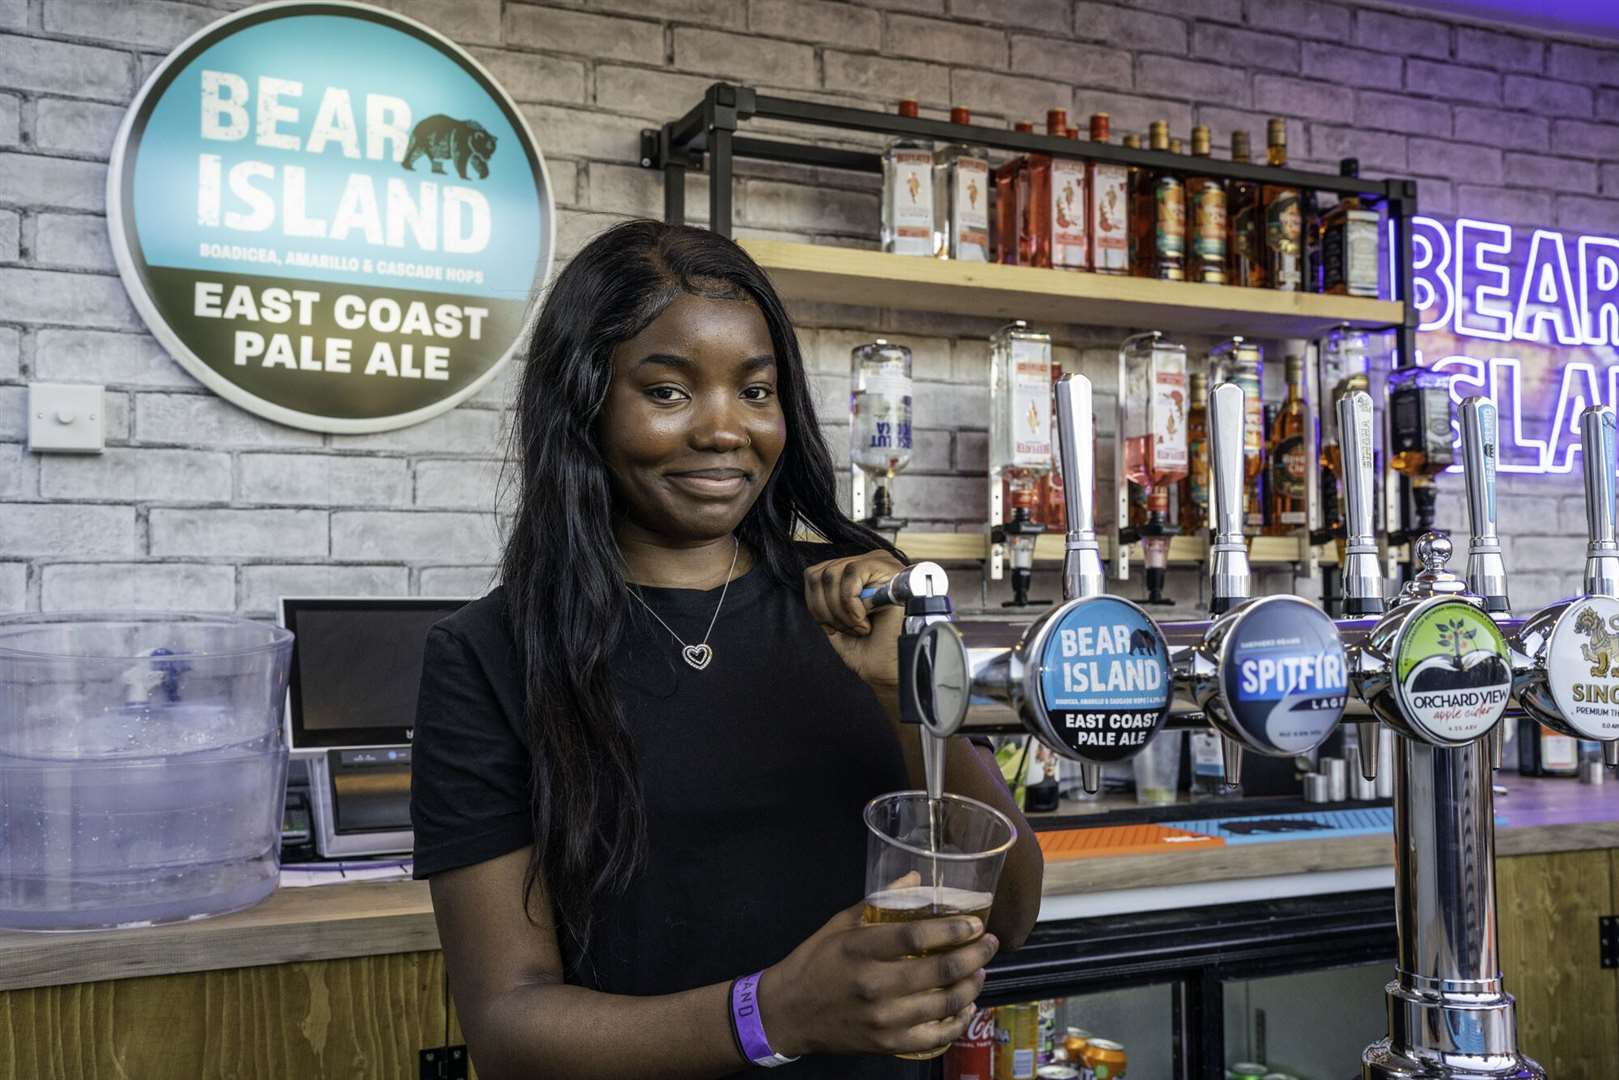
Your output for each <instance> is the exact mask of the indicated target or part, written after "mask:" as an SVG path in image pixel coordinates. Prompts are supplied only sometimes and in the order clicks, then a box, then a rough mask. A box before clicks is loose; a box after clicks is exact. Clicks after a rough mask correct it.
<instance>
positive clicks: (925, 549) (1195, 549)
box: [899, 532, 1338, 566]
mask: <svg viewBox="0 0 1619 1080" xmlns="http://www.w3.org/2000/svg"><path fill="white" fill-rule="evenodd" d="M1063 543H1064V541H1063V537H1062V536H1061V535H1060V534H1058V533H1046V534H1045V535H1044V536H1042V537H1040V538H1039V539H1038V540H1036V541H1035V543H1034V558H1035V561H1036V562H1048V563H1051V562H1054V563H1060V562H1062V556H1063ZM1099 543H1100V546H1101V548H1102V557H1103V558H1104V559H1106V558H1108V557H1109V556H1111V555H1112V548H1113V545H1112V542H1111V540H1110V538H1109V537H1106V536H1103V537H1100V538H1099ZM899 547H900V550H902V551H904V552H905V554H906V555H907V556H909V557H910V558H911V559H916V560H920V559H931V560H932V561H934V562H978V561H980V560H982V559H983V558H985V556H987V555H988V554H989V540H988V538H987V537H986V536H985V535H984V534H983V533H982V532H962V533H930V532H902V533H900V534H899ZM1207 548H1208V545H1207V544H1206V543H1205V542H1204V540H1203V539H1202V537H1197V536H1176V537H1172V538H1171V539H1170V541H1169V561H1170V562H1171V563H1173V564H1176V565H1181V566H1194V565H1197V564H1199V563H1202V562H1203V561H1204V560H1205V557H1206V553H1207ZM1316 558H1317V560H1318V561H1319V562H1321V563H1322V564H1324V565H1328V566H1333V565H1336V564H1337V562H1338V552H1337V550H1336V549H1335V547H1334V545H1332V544H1323V545H1321V546H1320V547H1318V548H1317V549H1316ZM1248 560H1249V562H1251V563H1252V564H1253V565H1255V566H1285V565H1287V564H1289V563H1296V562H1300V561H1302V560H1301V559H1300V550H1299V541H1298V540H1296V539H1294V538H1292V537H1289V536H1256V537H1254V538H1253V539H1252V540H1251V541H1250V542H1249V544H1248ZM1132 561H1133V562H1140V561H1141V552H1140V548H1139V547H1137V548H1136V550H1135V551H1134V552H1132Z"/></svg>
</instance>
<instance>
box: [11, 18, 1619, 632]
mask: <svg viewBox="0 0 1619 1080" xmlns="http://www.w3.org/2000/svg"><path fill="white" fill-rule="evenodd" d="M387 2H388V3H389V6H392V7H394V8H396V9H398V10H400V11H403V12H405V13H407V14H409V15H411V16H414V17H415V18H418V19H421V20H423V21H424V22H426V23H428V24H430V25H432V26H434V27H436V28H438V29H439V30H441V31H442V32H444V33H446V34H448V35H449V36H450V37H452V38H453V39H455V40H457V41H458V42H460V43H461V44H463V45H464V46H466V47H467V48H469V49H470V50H471V51H472V52H473V54H474V55H475V56H477V57H478V59H479V60H481V61H482V62H483V63H484V64H486V65H487V66H489V67H490V69H491V70H492V71H493V72H494V73H495V75H496V77H497V78H498V79H499V80H500V81H501V82H502V83H503V84H504V85H505V86H506V88H507V89H508V90H509V91H510V92H511V93H512V95H513V96H514V97H515V98H516V99H517V100H518V101H519V102H520V104H521V105H522V107H523V109H524V112H525V113H526V115H527V116H528V119H529V121H530V123H531V124H532V125H533V127H534V129H535V131H536V133H537V134H538V136H539V139H540V141H541V144H542V146H543V148H544V151H545V153H546V155H547V160H548V163H549V165H550V168H551V173H552V177H553V180H554V181H555V184H556V188H557V203H558V207H559V211H560V215H561V217H560V221H559V236H560V245H559V247H560V252H559V253H560V256H561V257H562V258H563V259H566V258H568V257H569V256H571V255H572V254H573V253H574V252H576V251H577V250H578V249H579V247H580V246H581V245H582V244H584V243H585V242H586V241H587V240H588V239H589V238H590V237H591V236H592V235H593V234H594V233H596V232H597V231H598V230H600V229H601V228H603V227H604V226H606V225H609V224H611V223H613V222H615V221H618V220H622V219H624V218H626V217H630V216H635V215H644V214H656V213H658V212H660V210H661V191H660V186H659V184H658V181H657V178H656V177H655V176H654V175H652V174H650V173H647V172H645V171H643V170H641V169H639V168H637V166H636V163H637V159H638V156H639V149H638V145H637V136H638V132H639V130H640V128H641V127H643V126H645V125H647V124H648V123H651V122H656V121H661V120H664V119H667V118H669V117H670V116H672V115H674V114H675V113H676V112H678V111H681V110H683V109H684V108H685V107H686V106H687V105H688V104H690V103H692V102H694V101H695V100H696V99H697V97H698V95H699V94H700V93H701V90H702V88H703V87H704V86H705V85H706V84H707V83H709V82H711V81H713V80H714V79H715V78H718V77H721V76H724V77H728V78H733V79H739V80H749V81H753V82H755V83H756V84H757V85H760V86H762V87H768V88H771V89H777V90H781V91H785V92H792V93H796V94H810V95H814V96H816V97H819V98H823V99H826V100H831V101H840V102H854V103H859V104H862V105H866V106H874V107H883V108H888V107H891V106H892V104H893V102H894V99H896V98H897V97H899V96H901V95H906V94H914V95H917V96H919V97H920V98H921V99H922V102H923V106H924V108H925V109H927V110H929V111H930V112H932V113H934V114H935V115H937V114H939V113H942V111H943V110H944V109H946V108H947V107H948V106H949V105H951V104H952V103H954V104H961V105H966V106H968V107H969V108H971V109H972V110H973V112H974V114H975V118H976V119H977V120H978V121H979V122H986V123H996V124H1010V123H1011V122H1012V121H1013V120H1016V119H1033V120H1038V119H1039V114H1040V112H1041V110H1043V109H1045V108H1046V107H1048V106H1053V105H1060V106H1066V107H1068V108H1069V109H1070V110H1071V111H1072V112H1073V114H1074V115H1076V116H1078V117H1083V116H1085V115H1086V114H1088V113H1090V112H1092V111H1095V110H1106V111H1108V112H1110V113H1112V114H1113V118H1114V125H1115V127H1116V128H1117V129H1119V130H1121V131H1123V130H1139V129H1141V128H1144V127H1145V125H1146V123H1147V121H1148V120H1150V119H1154V118H1159V117H1162V118H1165V119H1168V120H1169V121H1170V123H1171V125H1172V128H1173V129H1174V130H1175V131H1176V132H1177V133H1181V134H1184V133H1185V132H1186V129H1187V128H1189V126H1190V125H1191V124H1192V123H1194V122H1205V123H1208V124H1210V125H1212V126H1213V127H1214V129H1215V143H1216V145H1217V146H1219V147H1224V146H1226V145H1228V143H1227V136H1228V133H1229V131H1230V129H1231V128H1232V127H1233V126H1235V125H1239V124H1240V125H1242V126H1244V127H1246V128H1247V129H1248V130H1249V131H1250V132H1251V133H1252V134H1253V135H1254V136H1255V138H1256V139H1261V138H1263V121H1264V116H1265V114H1266V113H1267V112H1270V111H1277V112H1281V113H1284V114H1286V115H1287V116H1289V118H1290V120H1291V124H1290V132H1289V144H1290V149H1291V151H1292V153H1293V155H1294V157H1295V159H1297V160H1299V161H1301V162H1302V163H1303V164H1305V165H1309V166H1315V167H1327V168H1330V167H1332V165H1333V164H1334V163H1335V162H1336V159H1337V158H1338V157H1340V156H1344V155H1349V154H1355V155H1358V156H1359V157H1360V158H1361V159H1362V162H1363V165H1364V166H1365V168H1366V169H1367V171H1368V172H1373V173H1375V172H1378V171H1387V172H1391V173H1402V174H1410V175H1415V176H1417V177H1418V178H1419V179H1420V180H1421V181H1422V201H1423V206H1424V208H1425V209H1426V210H1428V211H1430V212H1436V213H1441V214H1451V213H1472V214H1476V215H1479V216H1484V217H1494V218H1498V219H1503V220H1508V221H1513V222H1515V223H1523V224H1555V225H1560V226H1563V227H1565V228H1580V227H1584V228H1587V229H1592V230H1597V229H1610V230H1616V229H1619V166H1615V165H1614V164H1612V163H1611V162H1609V161H1608V159H1609V158H1611V157H1612V156H1613V154H1614V152H1615V150H1616V149H1619V44H1612V45H1609V44H1603V43H1593V42H1579V41H1574V40H1564V39H1559V38H1555V37H1550V36H1545V35H1539V34H1533V33H1528V32H1517V31H1506V30H1503V29H1501V28H1499V27H1489V26H1477V25H1471V24H1467V23H1463V22H1458V21H1454V20H1449V19H1445V18H1440V17H1436V16H1434V15H1433V14H1431V13H1417V12H1413V11H1403V10H1400V9H1398V8H1391V7H1390V6H1388V5H1379V6H1370V5H1367V4H1360V3H1347V2H1344V3H1337V2H1326V0H1120V2H1116V3H1109V2H1093V0H1077V2H1070V0H854V2H841V0H566V2H563V3H554V4H542V3H524V2H519V0H387ZM239 6H241V4H240V3H239V2H237V0H218V2H217V3H202V2H182V0H140V2H135V0H0V501H3V502H4V504H5V505H4V507H3V508H0V610H20V609H33V608H45V609H60V608H76V607H87V606H131V607H133V606H175V607H191V608H205V609H224V610H237V611H241V612H243V613H249V614H257V615H262V614H267V613H269V612H270V611H271V610H272V608H273V605H274V601H275V597H276V596H277V595H279V594H281V593H283V592H295V591H314V592H329V593H362V594H364V593H374V594H403V593H423V594H434V595H468V596H470V595H475V594H476V593H478V592H481V591H482V590H484V589H486V588H487V587H488V586H489V584H490V582H491V580H492V578H493V572H494V571H493V565H494V561H495V558H496V553H497V551H498V546H499V536H500V521H501V518H500V516H499V513H500V511H505V510H509V507H510V495H511V492H510V491H509V490H505V491H501V490H498V489H497V479H498V477H499V461H500V455H501V452H502V449H503V446H504V443H503V437H504V435H505V434H506V430H507V423H508V415H507V413H506V411H505V409H504V406H505V404H506V402H507V400H508V397H509V394H510V388H511V386H512V379H511V378H506V379H503V380H501V381H500V382H499V383H498V385H496V386H495V387H492V388H491V389H490V390H488V391H486V392H485V393H484V394H482V395H481V396H480V397H479V398H477V399H476V400H474V401H472V402H469V403H468V404H466V405H464V406H463V407H462V408H460V409H458V410H456V411H455V412H454V413H451V414H448V415H446V416H443V417H440V418H438V419H437V420H434V421H432V422H430V423H427V424H423V425H420V426H418V427H415V428H411V429H407V430H404V431H399V432H392V433H387V434H382V435H372V436H356V437H343V436H323V435H319V434H314V433H310V432H304V431H296V430H293V429H290V428H283V427H279V426H277V425H274V424H270V423H267V422H265V421H262V420H260V419H258V418H256V417H254V416H252V415H250V414H248V413H245V412H242V411H240V410H238V409H236V408H235V407H233V406H230V405H227V404H226V403H224V402H223V401H221V400H219V399H218V398H216V397H214V396H213V395H212V394H210V393H207V392H206V391H204V390H203V389H202V388H201V387H200V386H199V385H198V384H197V383H196V382H195V381H194V380H193V379H192V378H191V377H190V376H189V375H187V374H186V373H185V372H184V371H183V370H181V369H180V367H179V366H178V365H177V364H175V363H174V362H173V361H172V360H171V359H170V358H169V357H168V356H166V355H165V354H164V352H163V350H162V349H161V348H160V347H159V346H158V345H157V344H156V343H155V342H154V341H153V339H152V338H151V337H150V336H149V335H147V334H146V333H145V332H144V330H143V329H142V327H141V323H140V320H139V319H138V317H137V316H136V315H135V312H134V310H133V308H132V307H131V306H130V304H129V302H128V300H127V298H126V297H125V295H124V292H123V288H122V286H121V284H120V283H119V281H118V279H117V276H116V273H115V272H114V270H113V265H112V261H111V257H110V251H109V248H108V245H107V241H106V235H105V228H106V222H105V217H104V211H105V207H104V205H103V199H104V196H103V192H104V185H105V179H106V160H107V157H108V153H109V149H110V147H111V143H112V138H113V133H114V131H115V129H116V126H117V124H118V121H119V119H120V116H121V114H122V110H123V108H124V107H125V106H126V105H127V103H128V102H129V100H130V99H131V98H132V97H133V94H134V92H135V89H136V87H137V85H138V81H139V80H140V79H141V78H143V77H144V76H145V74H146V73H148V72H150V71H151V70H152V69H153V68H154V67H155V65H156V64H157V62H158V61H159V60H160V58H161V56H162V54H163V53H164V52H165V51H166V50H167V49H169V48H171V47H172V46H174V45H175V44H177V43H178V42H179V41H180V40H182V39H183V38H184V37H185V36H186V35H188V34H190V33H191V32H193V31H194V30H196V29H197V28H198V27H200V26H203V25H205V24H206V23H207V22H209V21H211V20H212V19H214V18H217V17H218V16H219V15H220V14H221V13H222V12H223V11H225V10H228V9H233V8H236V7H239ZM1081 126H1083V125H1081ZM854 141H856V142H861V141H862V140H860V139H858V138H857V139H855V140H854ZM865 141H867V142H869V140H865ZM1548 154H1550V155H1551V156H1550V157H1548V156H1546V155H1548ZM741 174H742V175H741V176H740V178H739V182H738V184H737V190H736V213H737V221H738V223H739V232H740V233H742V234H745V235H746V234H752V235H766V236H793V237H806V236H807V237H814V238H817V239H827V240H833V241H837V242H843V243H861V244H867V245H870V244H872V243H874V239H875V235H876V231H877V201H878V200H877V189H876V185H875V183H874V182H873V180H872V179H871V178H869V177H863V176H847V175H834V174H825V173H820V174H806V173H803V172H798V171H795V170H792V169H788V168H784V167H781V166H763V165H754V166H747V165H744V166H743V168H742V170H741ZM691 207H692V215H691V216H692V218H693V219H694V220H696V221H699V222H701V221H702V220H704V217H705V213H706V188H705V187H704V181H703V179H702V178H701V177H695V178H693V182H692V184H691ZM795 315H796V317H797V318H798V320H799V324H800V327H801V333H802V337H803V342H804V346H805V351H806V355H807V356H808V358H809V362H810V364H811V366H812V368H813V370H814V373H815V383H816V388H817V392H818V394H819V397H820V401H821V403H822V406H823V416H824V420H825V422H826V434H827V437H828V440H829V442H830V443H831V445H832V447H833V449H834V452H836V453H838V454H842V453H843V452H844V450H845V448H846V447H847V440H848V432H847V420H846V414H845V412H844V410H845V407H846V406H845V394H846V393H847V385H848V384H847V380H848V374H847V363H848V349H849V347H850V345H851V344H853V343H854V342H856V341H859V340H862V339H864V338H867V337H869V336H871V335H873V334H875V333H884V334H887V335H888V336H890V337H893V338H896V339H902V340H905V341H908V342H909V343H911V344H912V345H913V346H914V347H915V349H916V356H917V374H918V378H919V380H920V382H921V389H920V390H919V392H918V400H917V423H918V430H917V457H916V464H915V466H914V468H913V470H912V472H911V473H909V474H907V475H906V476H905V477H903V478H902V480H901V482H900V488H899V498H900V511H901V512H902V513H904V514H906V515H908V516H909V517H910V518H911V519H912V520H913V522H915V523H916V525H918V526H921V527H933V528H939V529H972V528H975V527H976V525H977V522H979V521H980V520H981V519H982V517H983V513H984V490H983V482H982V475H983V470H984V465H985V441H986V436H985V431H984V429H985V427H986V394H985V390H984V382H985V364H986V359H985V354H986V348H985V344H984V341H985V338H986V337H987V335H988V334H989V333H990V332H991V331H992V330H993V329H994V324H993V323H992V322H990V321H988V320H976V319H964V318H959V317H955V316H950V315H944V314H920V313H896V312H881V311H873V310H864V309H860V308H856V307H849V306H839V305H815V304H799V305H796V307H795ZM1027 315H1028V317H1029V318H1031V319H1034V320H1036V321H1038V320H1039V317H1040V313H1039V312H1038V311H1031V312H1028V313H1027ZM1050 329H1051V330H1052V331H1053V333H1054V334H1055V335H1056V337H1057V339H1058V341H1059V343H1060V354H1061V355H1062V356H1063V358H1064V359H1065V362H1066V363H1067V364H1068V365H1069V366H1070V367H1071V368H1072V369H1074V370H1082V371H1085V372H1087V373H1088V374H1090V375H1092V377H1093V378H1094V379H1096V381H1097V384H1098V389H1099V391H1100V394H1101V399H1100V406H1099V407H1100V410H1101V413H1102V416H1103V417H1104V420H1103V425H1104V428H1105V429H1106V428H1110V426H1111V425H1110V422H1109V421H1108V420H1107V419H1106V418H1107V417H1109V416H1110V415H1111V410H1112V408H1113V403H1112V402H1113V399H1112V394H1113V391H1114V385H1113V383H1114V380H1113V376H1112V362H1113V361H1112V357H1113V352H1112V350H1113V346H1114V344H1115V342H1116V340H1117V338H1118V337H1119V334H1118V333H1117V332H1114V331H1106V330H1097V329H1081V328H1073V327H1064V326H1053V327H1051V328H1050ZM1203 344H1205V343H1204V342H1200V341H1196V340H1193V341H1189V342H1188V345H1189V346H1190V347H1192V349H1193V350H1194V353H1195V352H1196V351H1197V350H1198V349H1199V348H1200V347H1201V346H1202V345H1203ZM513 374H515V372H514V373H513ZM1277 374H1279V372H1278V373H1277ZM29 380H59V381H77V382H100V383H103V384H105V385H106V387H107V395H108V396H107V404H106V413H107V426H108V435H109V448H108V451H107V452H106V453H105V454H103V455H101V456H99V457H95V458H84V459H77V458H74V459H69V458H63V457H44V458H40V457H34V456H32V455H29V454H27V453H26V452H24V451H23V450H22V449H21V447H20V445H19V444H20V442H21V440H22V437H23V416H22V409H23V404H24V394H23V390H22V386H23V384H25V383H26V382H27V381H29ZM1103 449H1104V455H1105V456H1108V457H1110V456H1111V440H1110V439H1104V440H1103ZM1446 486H1447V493H1446V494H1445V495H1444V496H1443V497H1442V500H1441V516H1442V518H1444V519H1445V520H1446V521H1449V522H1451V523H1453V524H1454V523H1456V522H1457V521H1458V519H1459V517H1460V502H1459V498H1457V496H1456V495H1455V493H1454V492H1453V491H1450V490H1448V489H1449V486H1450V485H1449V484H1448V482H1447V485H1446ZM1503 487H1504V489H1505V492H1506V498H1505V499H1503V508H1504V521H1503V526H1504V529H1505V530H1506V531H1507V532H1508V533H1509V535H1510V536H1511V538H1512V542H1511V547H1510V554H1511V558H1512V562H1513V566H1514V569H1515V570H1516V571H1517V572H1518V574H1519V576H1518V578H1517V579H1516V586H1517V587H1516V596H1515V598H1516V599H1517V600H1519V601H1520V602H1521V603H1526V604H1527V603H1534V602H1538V601H1541V600H1545V599H1550V598H1551V597H1552V596H1554V595H1556V594H1557V593H1559V592H1562V591H1564V590H1567V589H1569V588H1570V587H1571V586H1572V585H1573V584H1574V583H1575V580H1576V578H1577V576H1578V571H1579V554H1580V552H1579V545H1578V542H1577V540H1576V539H1575V538H1577V536H1578V535H1579V533H1580V531H1581V529H1582V528H1583V516H1582V515H1583V511H1582V509H1581V506H1580V496H1579V492H1578V488H1577V486H1576V483H1575V482H1574V481H1572V480H1570V479H1568V478H1544V479H1538V480H1536V481H1535V482H1533V483H1530V482H1527V481H1524V480H1520V479H1513V478H1506V479H1505V480H1504V481H1503ZM508 488H509V485H508ZM964 576H965V577H970V575H964ZM1267 577H1268V578H1269V579H1270V580H1268V581H1267V582H1266V585H1267V587H1270V588H1285V587H1288V586H1289V585H1290V584H1292V582H1290V581H1289V580H1288V577H1287V575H1286V573H1285V572H1272V573H1271V574H1269V575H1267ZM1041 585H1042V587H1043V589H1044V592H1045V593H1046V594H1048V595H1049V594H1054V592H1055V589H1056V584H1055V582H1054V581H1053V580H1051V579H1049V578H1047V579H1046V580H1044V581H1042V582H1041ZM1175 588H1176V590H1177V592H1178V594H1179V595H1181V596H1182V597H1183V598H1184V599H1186V600H1188V601H1190V600H1192V599H1194V598H1195V596H1196V593H1197V582H1196V580H1195V579H1194V578H1193V577H1192V575H1190V573H1188V572H1182V573H1179V574H1177V576H1176V581H1175ZM1306 588H1307V586H1306ZM1122 589H1123V591H1125V592H1127V593H1130V592H1134V591H1135V590H1137V589H1139V584H1137V583H1131V584H1129V585H1125V586H1123V587H1122ZM963 591H964V592H966V591H970V590H963ZM964 599H970V598H969V597H964ZM999 599H1000V594H999V593H996V594H993V595H992V596H991V597H990V600H991V602H996V601H998V600H999Z"/></svg>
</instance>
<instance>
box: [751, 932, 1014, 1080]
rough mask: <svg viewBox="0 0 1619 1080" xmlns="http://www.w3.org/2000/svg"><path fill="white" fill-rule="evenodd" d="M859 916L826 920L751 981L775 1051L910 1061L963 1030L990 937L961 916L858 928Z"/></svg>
mask: <svg viewBox="0 0 1619 1080" xmlns="http://www.w3.org/2000/svg"><path fill="white" fill-rule="evenodd" d="M864 908H865V905H864V903H860V904H856V905H855V906H854V907H852V908H849V909H848V910H847V911H843V912H840V913H839V914H837V915H836V916H834V917H833V918H832V919H831V920H830V921H829V922H827V924H826V925H825V926H823V927H821V929H819V930H817V931H816V932H815V933H814V935H813V936H811V937H810V938H809V939H808V940H806V941H805V942H804V943H803V944H801V945H799V946H798V948H796V949H794V950H793V951H792V952H791V953H790V954H789V955H788V956H787V958H786V959H785V960H783V961H781V963H779V964H776V965H774V966H772V967H770V968H767V969H766V970H765V972H764V974H763V976H762V977H761V978H760V981H759V1017H760V1020H761V1022H762V1023H763V1024H764V1029H765V1034H766V1036H767V1037H768V1038H769V1039H770V1044H771V1048H772V1049H774V1050H775V1051H776V1052H777V1053H779V1054H785V1055H787V1056H788V1057H797V1056H798V1055H800V1054H919V1053H926V1052H928V1051H930V1050H937V1049H939V1048H940V1047H943V1046H948V1045H949V1044H950V1043H952V1042H954V1041H955V1040H956V1039H957V1038H959V1037H960V1035H961V1033H962V1032H963V1031H965V1030H966V1028H967V1024H968V1023H969V1022H970V1021H971V1020H972V1017H973V1012H974V1010H975V1002H976V1001H977V1000H978V992H979V991H980V990H981V989H982V988H983V985H984V966H985V965H986V964H988V963H989V961H990V959H991V958H992V957H993V956H994V955H995V951H996V949H998V948H999V947H1000V942H999V941H997V940H996V939H995V936H994V935H993V934H986V933H984V927H983V923H982V922H981V921H979V920H978V919H976V918H971V917H968V916H965V915H961V916H945V917H941V918H934V919H921V920H918V921H916V922H907V923H878V924H873V925H866V924H865V923H864V922H863V921H862V915H863V912H864ZM980 935H982V936H980ZM924 953H929V954H931V955H922V954H924Z"/></svg>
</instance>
